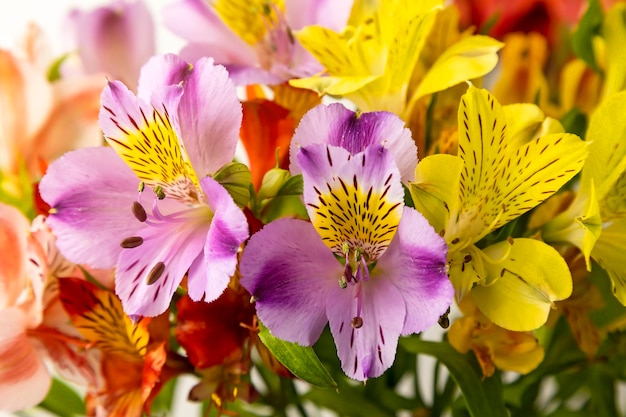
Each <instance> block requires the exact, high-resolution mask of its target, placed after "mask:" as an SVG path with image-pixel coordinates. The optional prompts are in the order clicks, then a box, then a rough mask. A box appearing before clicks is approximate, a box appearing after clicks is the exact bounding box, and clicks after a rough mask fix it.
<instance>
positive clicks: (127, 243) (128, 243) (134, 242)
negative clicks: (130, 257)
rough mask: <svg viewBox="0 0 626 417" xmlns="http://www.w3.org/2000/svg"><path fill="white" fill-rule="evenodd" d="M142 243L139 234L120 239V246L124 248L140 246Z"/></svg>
mask: <svg viewBox="0 0 626 417" xmlns="http://www.w3.org/2000/svg"><path fill="white" fill-rule="evenodd" d="M142 244H143V238H142V237H141V236H131V237H127V238H126V239H124V240H122V243H120V246H121V247H123V248H124V249H132V248H136V247H137V246H141V245H142Z"/></svg>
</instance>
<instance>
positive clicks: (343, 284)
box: [339, 276, 348, 290]
mask: <svg viewBox="0 0 626 417" xmlns="http://www.w3.org/2000/svg"><path fill="white" fill-rule="evenodd" d="M339 287H340V288H341V289H342V290H345V289H346V288H348V281H347V280H346V277H345V276H344V277H341V278H339Z"/></svg>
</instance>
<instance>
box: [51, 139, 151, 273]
mask: <svg viewBox="0 0 626 417" xmlns="http://www.w3.org/2000/svg"><path fill="white" fill-rule="evenodd" d="M40 191H41V196H42V197H43V199H44V200H45V201H46V202H47V203H48V204H49V205H50V206H51V207H52V211H51V212H50V216H49V217H48V221H47V222H48V225H49V226H50V228H51V229H52V230H53V231H54V233H55V234H56V236H57V247H58V248H59V250H60V251H61V253H62V254H63V256H65V257H66V258H67V259H69V260H70V261H72V262H74V263H80V264H88V265H90V266H92V267H95V268H111V267H113V266H115V263H116V262H117V257H118V256H119V254H120V252H121V248H120V239H119V236H120V235H132V234H134V233H135V232H136V231H137V230H139V228H140V227H141V223H140V222H138V221H137V219H135V217H133V215H132V213H131V207H132V204H133V202H134V201H136V200H137V177H136V176H135V174H134V173H133V172H132V170H131V169H130V168H129V167H128V166H127V165H126V164H125V163H124V161H122V160H121V159H120V157H119V156H118V155H117V154H116V153H115V151H114V150H113V149H111V148H105V147H98V148H84V149H79V150H76V151H74V152H70V153H67V154H65V155H64V156H62V157H61V158H59V159H58V160H57V161H55V162H54V163H53V164H52V165H50V167H49V168H48V171H47V173H46V175H45V176H44V177H43V178H42V180H41V183H40Z"/></svg>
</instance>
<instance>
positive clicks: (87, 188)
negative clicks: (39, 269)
mask: <svg viewBox="0 0 626 417" xmlns="http://www.w3.org/2000/svg"><path fill="white" fill-rule="evenodd" d="M240 123H241V106H240V104H239V101H238V100H237V96H236V92H235V88H234V86H233V84H232V83H231V82H230V81H229V80H228V74H227V73H226V71H225V70H224V68H223V67H221V66H215V65H213V62H212V60H210V59H201V60H199V61H197V62H196V63H195V64H194V65H193V66H190V65H189V64H187V63H186V62H184V61H182V60H181V59H179V58H178V57H176V56H174V55H165V56H159V57H155V58H153V59H151V60H150V61H149V62H148V64H146V66H144V68H143V70H142V76H141V79H140V82H139V88H138V96H137V97H136V96H135V95H133V94H132V93H131V92H130V91H129V90H128V89H127V88H126V87H125V86H124V85H123V84H122V83H120V82H118V81H113V82H110V83H109V85H108V86H107V87H106V88H105V89H104V91H103V93H102V108H101V111H100V124H101V127H102V130H103V131H104V134H105V137H106V139H107V141H108V143H109V144H110V145H111V147H110V148H106V147H101V148H89V149H82V150H78V151H75V152H73V153H69V154H67V155H65V156H64V157H62V158H61V159H59V160H58V161H57V162H55V163H54V164H52V165H51V166H50V168H49V170H48V173H47V175H46V176H45V177H44V178H43V179H42V182H41V187H40V189H41V195H42V196H43V198H44V200H46V201H47V202H48V204H50V206H51V207H52V210H51V214H50V217H49V224H50V226H51V227H52V228H53V230H54V231H55V233H56V234H57V236H58V243H57V244H58V246H59V248H60V249H61V251H62V253H64V254H65V256H66V257H67V258H68V259H70V260H73V261H75V262H77V263H85V264H88V265H91V266H93V267H99V268H106V267H112V266H115V265H117V271H116V292H117V294H118V295H119V297H120V298H121V300H122V302H123V305H124V310H125V311H126V312H127V313H128V314H133V315H142V316H154V315H158V314H159V313H162V312H163V311H165V309H166V308H167V307H168V306H169V303H170V300H171V298H172V294H173V293H174V291H175V290H176V288H177V287H178V285H179V284H180V282H181V281H182V279H183V277H184V276H185V274H187V273H188V291H189V296H190V297H191V298H192V299H193V300H200V299H202V298H203V297H204V300H205V301H212V300H214V299H216V298H217V297H218V296H219V295H220V294H221V293H222V292H223V291H224V289H225V288H226V285H227V284H228V282H229V279H230V276H231V275H232V274H233V273H234V272H235V267H236V264H237V252H238V250H239V247H240V245H241V243H242V242H243V241H244V240H245V239H246V238H247V237H248V231H247V230H248V228H247V223H246V219H245V216H244V215H243V213H242V211H241V210H240V209H239V208H238V207H237V206H236V205H235V203H234V202H233V199H232V198H231V196H230V195H229V194H228V192H227V191H226V189H225V188H224V187H223V186H221V185H220V184H219V183H218V182H217V181H215V180H214V179H213V178H212V177H210V176H209V175H211V174H212V173H215V172H216V171H217V170H218V169H219V168H220V167H221V166H222V165H224V164H226V163H228V162H230V161H231V160H232V158H233V156H234V151H235V146H236V142H237V137H238V131H239V126H240ZM138 185H139V189H140V190H139V192H138V191H137V187H138ZM144 187H145V191H144ZM142 191H143V192H142ZM146 194H148V196H146Z"/></svg>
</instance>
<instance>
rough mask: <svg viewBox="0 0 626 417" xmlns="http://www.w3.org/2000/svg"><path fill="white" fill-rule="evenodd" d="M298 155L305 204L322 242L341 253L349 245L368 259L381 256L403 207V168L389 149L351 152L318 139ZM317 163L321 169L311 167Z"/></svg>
mask: <svg viewBox="0 0 626 417" xmlns="http://www.w3.org/2000/svg"><path fill="white" fill-rule="evenodd" d="M311 148H314V149H311ZM299 159H300V160H301V161H302V162H303V164H302V165H301V166H302V170H303V175H304V181H305V188H307V191H306V192H305V203H306V204H307V210H308V211H309V216H310V217H311V222H312V223H313V226H315V228H316V229H317V231H318V233H319V234H320V235H321V236H322V240H323V241H324V243H325V244H326V245H327V246H328V247H329V248H331V249H332V250H333V252H335V253H336V254H338V255H343V254H345V250H346V247H345V245H347V247H348V248H349V249H358V250H359V251H361V252H363V253H365V254H366V255H367V257H368V260H369V261H372V260H375V259H378V257H380V255H381V254H382V253H383V252H384V251H385V250H386V249H387V246H389V243H390V242H391V240H392V239H393V237H394V235H395V233H396V229H397V228H398V224H399V223H400V218H401V215H402V208H403V194H402V186H401V184H400V174H399V172H398V169H397V167H396V166H395V162H394V160H393V157H392V156H391V154H390V152H389V151H388V150H387V149H385V148H384V147H382V146H379V145H372V146H369V147H368V148H367V150H366V151H364V152H361V153H359V154H356V155H355V156H351V155H350V154H349V153H348V152H347V151H346V150H345V149H343V148H339V147H333V146H321V145H314V146H311V147H307V148H306V151H304V152H303V156H302V157H301V158H299ZM313 166H315V168H316V169H317V170H319V171H318V172H313V170H312V169H310V168H312V167H313ZM314 177H315V178H314ZM311 190H312V191H311Z"/></svg>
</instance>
